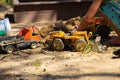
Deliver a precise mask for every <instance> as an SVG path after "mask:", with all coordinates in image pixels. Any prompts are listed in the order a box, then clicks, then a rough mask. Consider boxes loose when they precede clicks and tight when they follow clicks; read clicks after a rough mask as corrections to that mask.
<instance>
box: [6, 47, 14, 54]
mask: <svg viewBox="0 0 120 80" xmlns="http://www.w3.org/2000/svg"><path fill="white" fill-rule="evenodd" d="M14 50H15V47H14V46H12V45H9V46H6V47H5V52H6V53H7V54H11V53H13V52H14Z"/></svg>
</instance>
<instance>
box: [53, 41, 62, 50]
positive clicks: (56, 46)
mask: <svg viewBox="0 0 120 80" xmlns="http://www.w3.org/2000/svg"><path fill="white" fill-rule="evenodd" d="M53 49H54V50H57V51H62V50H63V49H64V43H63V41H62V40H61V39H55V40H54V41H53Z"/></svg>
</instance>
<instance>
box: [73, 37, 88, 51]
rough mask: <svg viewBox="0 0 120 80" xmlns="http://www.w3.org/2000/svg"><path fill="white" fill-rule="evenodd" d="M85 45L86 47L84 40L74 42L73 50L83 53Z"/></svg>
mask: <svg viewBox="0 0 120 80" xmlns="http://www.w3.org/2000/svg"><path fill="white" fill-rule="evenodd" d="M86 45H87V43H86V41H85V40H81V39H79V40H77V41H76V42H75V46H74V47H75V50H76V51H79V52H80V51H84V50H85V49H86Z"/></svg>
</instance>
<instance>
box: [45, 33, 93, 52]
mask: <svg viewBox="0 0 120 80" xmlns="http://www.w3.org/2000/svg"><path fill="white" fill-rule="evenodd" d="M49 36H50V39H49V40H47V43H48V45H49V46H50V47H51V46H52V48H53V49H54V50H57V51H62V50H63V49H64V48H65V47H70V46H74V48H75V50H76V51H84V50H85V49H86V47H87V45H88V44H89V38H90V37H91V36H92V33H91V32H90V33H89V34H88V35H87V32H86V31H78V32H77V31H76V32H74V33H65V32H63V31H53V32H50V33H49Z"/></svg>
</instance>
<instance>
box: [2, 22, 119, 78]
mask: <svg viewBox="0 0 120 80" xmlns="http://www.w3.org/2000/svg"><path fill="white" fill-rule="evenodd" d="M26 25H36V26H37V27H39V28H40V27H42V26H44V24H40V23H33V24H22V23H20V24H11V27H12V33H11V35H16V34H18V32H19V30H20V29H22V27H24V26H26ZM118 49H119V47H109V48H107V49H105V50H104V51H103V52H102V53H97V52H93V51H92V50H87V51H85V52H84V53H83V52H75V51H72V50H70V49H68V50H64V51H61V52H58V51H52V50H49V49H47V48H45V47H44V46H43V45H41V46H40V47H38V48H37V49H29V48H26V49H22V50H19V51H16V52H14V53H13V54H5V53H4V52H0V53H1V54H0V80H119V79H120V58H119V57H116V56H115V55H114V54H113V52H114V51H116V50H118Z"/></svg>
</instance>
